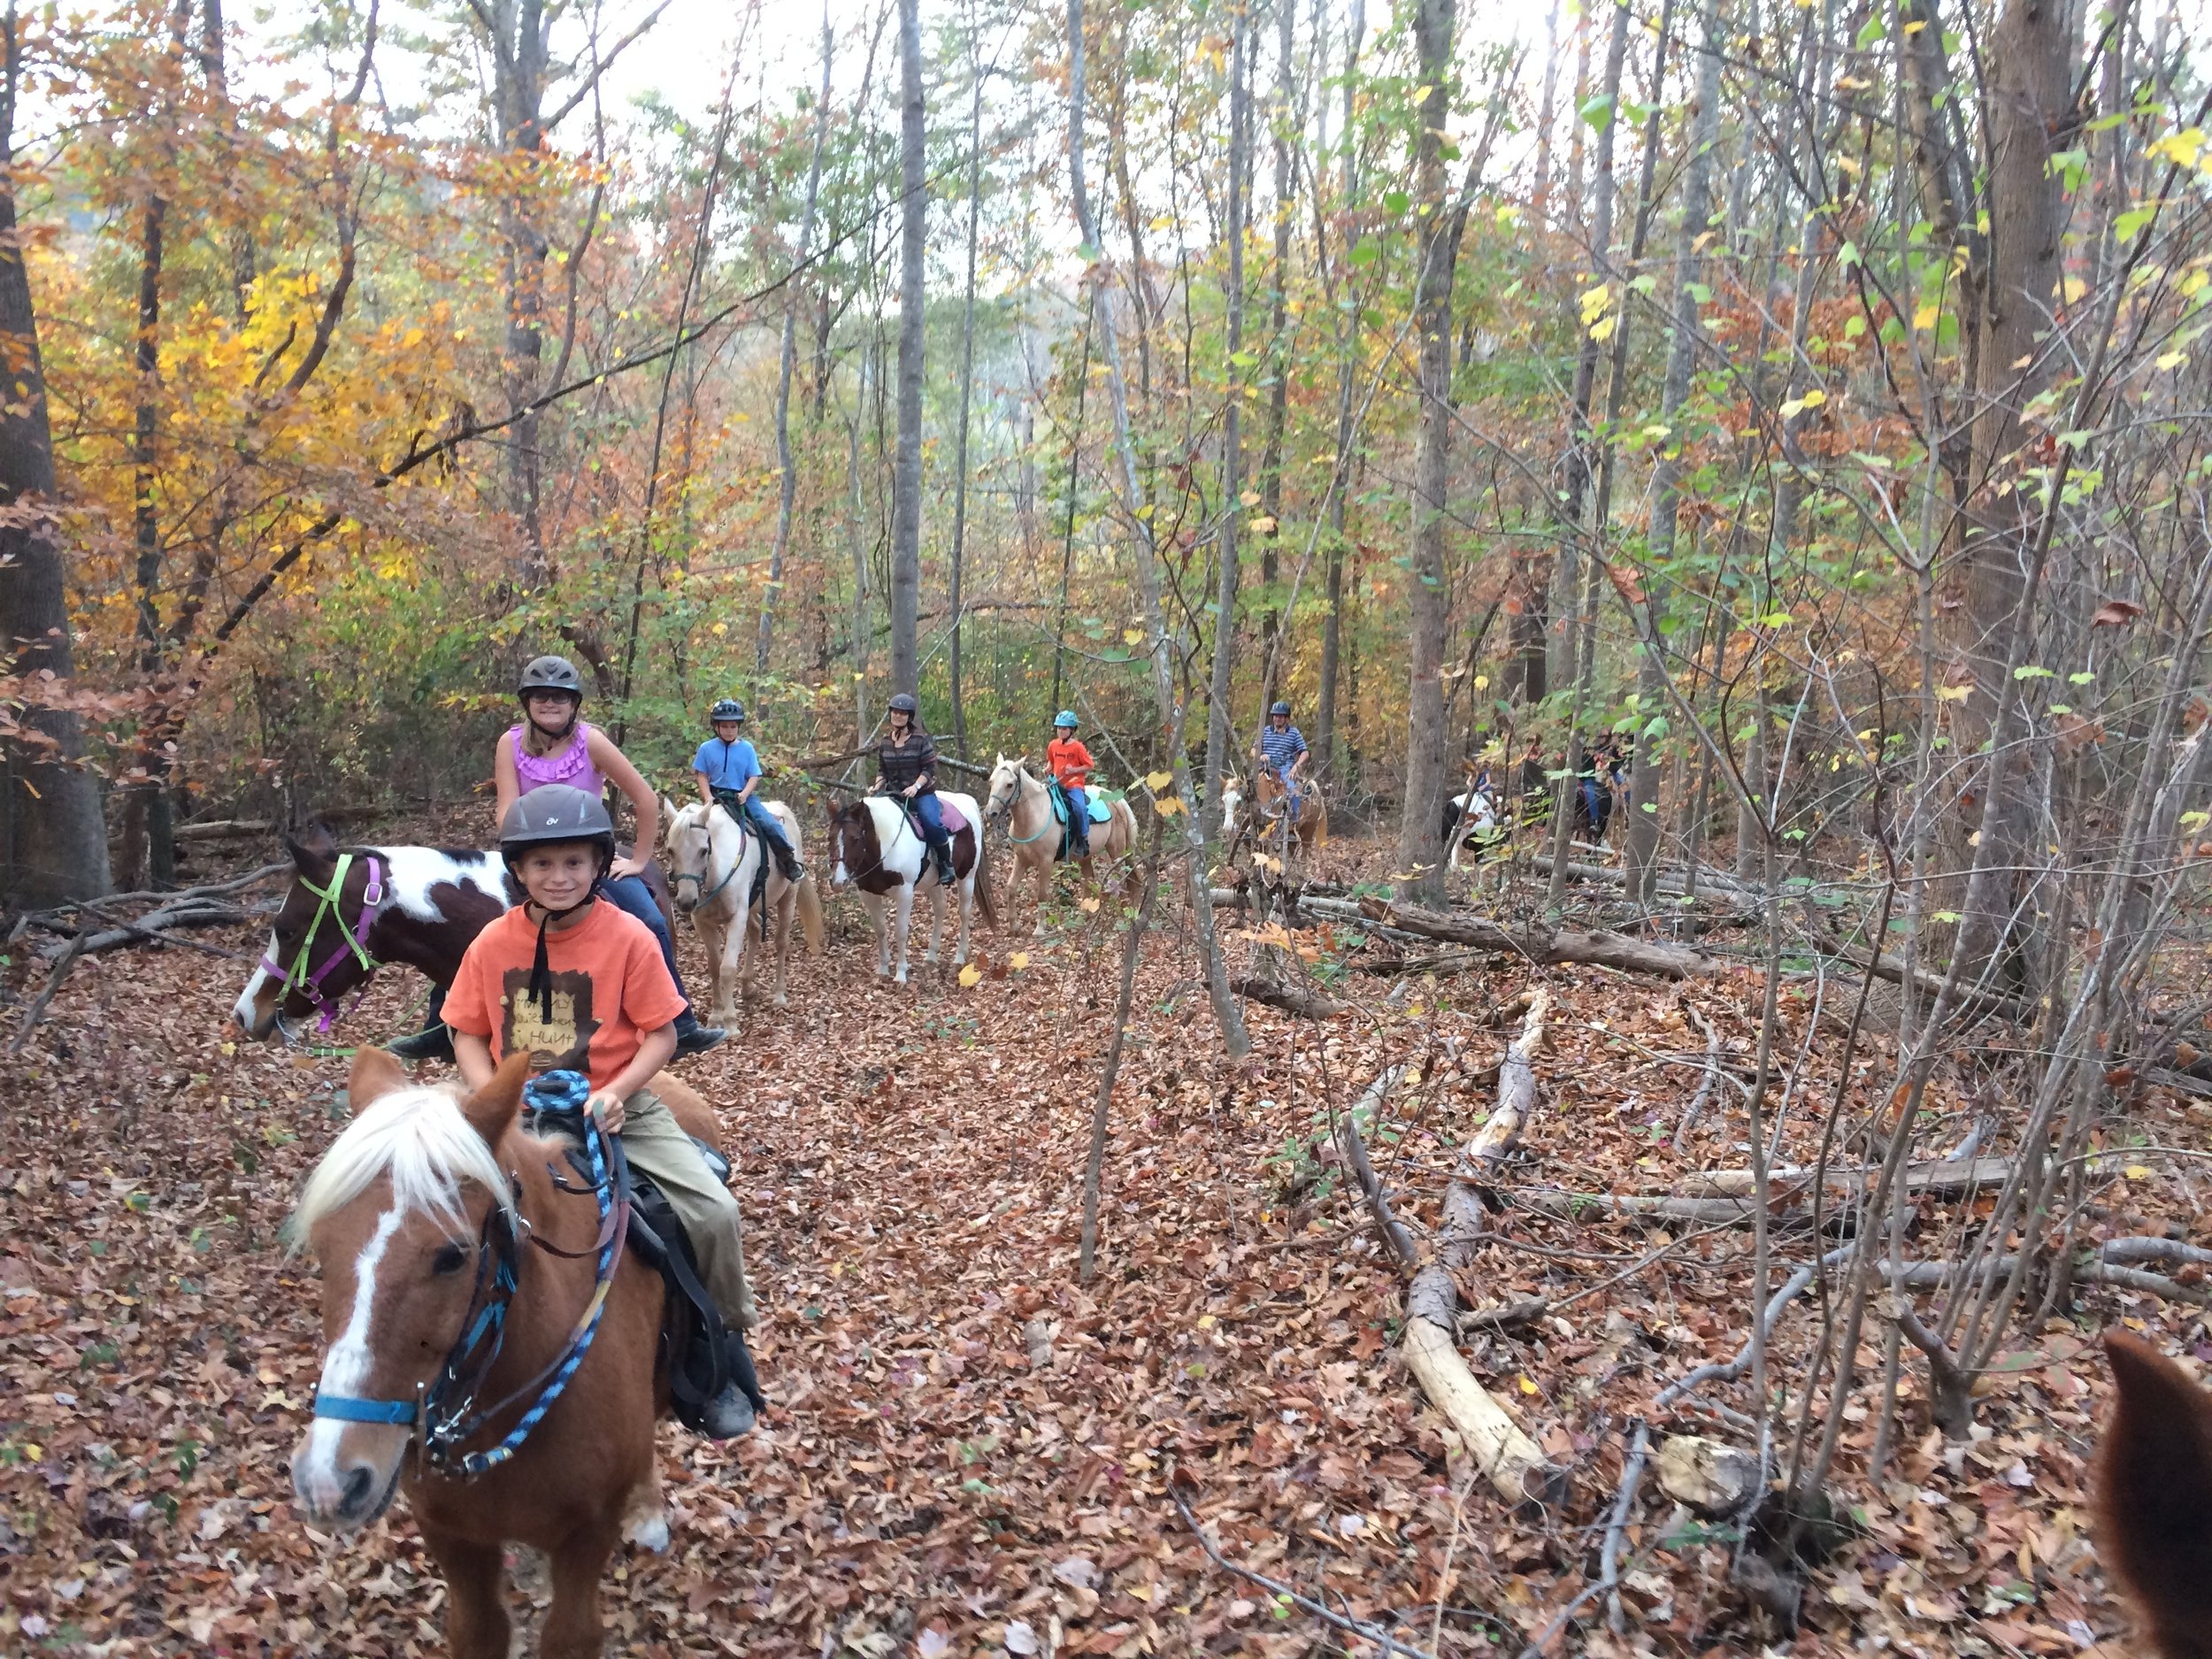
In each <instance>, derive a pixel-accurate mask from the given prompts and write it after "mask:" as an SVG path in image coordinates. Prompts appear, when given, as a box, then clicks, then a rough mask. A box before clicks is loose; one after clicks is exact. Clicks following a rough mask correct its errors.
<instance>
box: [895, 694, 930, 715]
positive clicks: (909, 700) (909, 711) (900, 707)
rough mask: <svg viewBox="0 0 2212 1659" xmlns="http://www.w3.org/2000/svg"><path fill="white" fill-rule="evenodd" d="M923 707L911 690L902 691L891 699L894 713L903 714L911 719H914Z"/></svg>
mask: <svg viewBox="0 0 2212 1659" xmlns="http://www.w3.org/2000/svg"><path fill="white" fill-rule="evenodd" d="M921 707H922V705H921V704H920V703H917V702H915V701H914V694H913V693H912V692H910V691H902V692H900V693H899V694H898V695H896V696H895V697H893V698H892V699H891V703H890V709H891V712H892V713H894V714H903V715H905V716H906V717H907V718H909V719H912V718H914V716H915V715H917V714H918V713H920V712H921Z"/></svg>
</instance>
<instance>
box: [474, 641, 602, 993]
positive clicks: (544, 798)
mask: <svg viewBox="0 0 2212 1659" xmlns="http://www.w3.org/2000/svg"><path fill="white" fill-rule="evenodd" d="M564 666H565V664H564ZM571 672H573V671H571ZM580 841H588V842H589V843H590V844H591V845H592V846H594V847H595V848H597V849H599V873H600V874H601V875H602V876H603V875H605V874H606V873H607V866H608V865H610V864H612V863H614V820H613V819H612V818H609V817H608V816H607V804H606V803H605V802H603V801H602V800H601V799H600V798H599V797H598V796H597V795H588V794H586V793H585V792H584V791H583V790H581V789H578V788H574V787H572V786H570V785H568V784H565V783H549V784H546V785H544V786H543V787H540V788H536V789H533V790H531V791H530V793H529V794H527V795H523V796H522V797H520V798H519V799H518V800H517V801H516V803H514V805H512V806H511V807H509V808H508V809H507V816H506V817H505V818H503V819H501V820H500V825H499V856H501V857H502V858H503V859H504V860H505V861H506V863H507V867H508V868H509V869H510V870H512V869H513V868H514V867H515V864H517V863H518V861H519V860H520V859H521V857H522V856H523V854H525V853H526V852H528V851H529V850H530V849H532V848H533V847H563V846H568V845H570V844H572V843H575V842H580ZM598 891H599V889H598V884H597V883H594V884H593V886H592V888H591V891H589V892H588V893H586V894H585V895H584V896H583V897H582V898H581V899H580V900H579V901H577V902H575V903H574V904H572V905H570V906H569V907H568V909H567V910H560V911H553V910H548V911H547V912H546V913H545V917H544V919H543V920H541V921H540V922H539V923H538V948H537V949H536V950H535V951H534V953H533V954H532V956H531V958H530V983H529V985H528V986H527V987H526V989H525V991H524V993H523V995H526V996H528V997H534V998H535V999H536V1001H537V1004H538V1018H541V1019H544V1020H551V1018H553V971H552V967H551V964H549V962H548V961H547V959H546V954H545V930H546V929H547V927H549V926H551V925H552V924H553V923H554V922H555V921H557V919H559V918H560V917H563V916H570V915H573V914H574V913H575V912H576V911H578V910H582V909H583V908H584V906H585V905H587V904H588V903H590V902H592V900H593V899H594V898H595V897H596V896H597V895H598Z"/></svg>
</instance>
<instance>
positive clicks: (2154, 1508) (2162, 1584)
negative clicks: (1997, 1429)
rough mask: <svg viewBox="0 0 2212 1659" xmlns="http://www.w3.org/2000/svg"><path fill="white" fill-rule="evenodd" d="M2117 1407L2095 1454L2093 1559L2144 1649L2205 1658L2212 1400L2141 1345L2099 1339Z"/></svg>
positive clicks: (2210, 1658) (2168, 1657)
mask: <svg viewBox="0 0 2212 1659" xmlns="http://www.w3.org/2000/svg"><path fill="white" fill-rule="evenodd" d="M2105 1352H2106V1353H2107V1354H2108V1356H2110V1357H2111V1360H2112V1380H2113V1381H2114V1382H2115V1383H2116V1385H2118V1393H2117V1404H2116V1408H2115V1409H2114V1411H2113V1414H2112V1419H2111V1421H2110V1422H2109V1423H2108V1424H2107V1425H2105V1431H2104V1437H2103V1440H2102V1441H2101V1444H2100V1445H2099V1446H2098V1448H2097V1461H2096V1482H2095V1484H2096V1498H2097V1553H2098V1554H2099V1555H2101V1556H2103V1557H2104V1560H2105V1564H2106V1565H2107V1566H2108V1567H2110V1568H2111V1569H2112V1570H2113V1571H2114V1572H2115V1573H2116V1575H2117V1576H2118V1578H2119V1579H2120V1581H2121V1582H2122V1583H2123V1584H2124V1585H2125V1586H2127V1587H2128V1589H2129V1590H2130V1591H2131V1592H2132V1593H2133V1594H2134V1597H2135V1603H2136V1606H2137V1608H2138V1609H2139V1611H2140V1613H2141V1615H2142V1624H2143V1634H2144V1636H2145V1637H2146V1638H2147V1641H2148V1651H2149V1652H2151V1653H2154V1654H2157V1655H2160V1659H2212V1394H2207V1393H2206V1392H2205V1390H2204V1389H2203V1388H2202V1387H2201V1386H2199V1385H2198V1384H2197V1383H2196V1382H2195V1381H2194V1380H2193V1379H2191V1377H2190V1376H2189V1374H2188V1373H2187V1372H2186V1371H2183V1370H2182V1369H2181V1367H2180V1366H2178V1365H2177V1364H2176V1363H2174V1362H2173V1361H2172V1360H2170V1359H2168V1358H2167V1357H2166V1356H2164V1355H2163V1354H2162V1353H2160V1352H2159V1351H2158V1349H2157V1348H2154V1347H2152V1346H2151V1344H2149V1343H2148V1342H2146V1341H2144V1340H2142V1339H2141V1338H2140V1337H2135V1336H2131V1335H2129V1334H2128V1333H2126V1332H2125V1331H2122V1330H2117V1329H2115V1330H2111V1331H2108V1332H2106V1333H2105Z"/></svg>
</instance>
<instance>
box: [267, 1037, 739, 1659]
mask: <svg viewBox="0 0 2212 1659" xmlns="http://www.w3.org/2000/svg"><path fill="white" fill-rule="evenodd" d="M529 1066H530V1058H529V1056H527V1055H524V1054H516V1055H513V1056H510V1057H509V1059H508V1061H507V1064H504V1065H503V1066H502V1067H500V1069H499V1072H498V1074H497V1075H496V1076H495V1078H494V1079H492V1080H491V1082H489V1083H488V1084H487V1085H486V1086H485V1087H484V1088H483V1089H482V1090H481V1091H480V1092H479V1093H477V1094H462V1093H461V1092H460V1091H459V1090H458V1089H457V1088H455V1087H434V1088H425V1087H415V1086H412V1085H411V1084H410V1083H409V1082H408V1079H407V1077H406V1074H405V1073H404V1072H403V1071H401V1069H400V1065H399V1063H398V1062H397V1061H396V1060H395V1059H393V1058H392V1057H391V1056H390V1055H388V1054H387V1053H385V1052H384V1051H383V1050H382V1049H380V1048H363V1049H361V1050H360V1051H359V1053H358V1054H357V1055H356V1056H355V1057H354V1062H353V1071H352V1076H351V1078H350V1079H349V1086H348V1093H349V1098H350V1099H351V1101H352V1103H353V1111H354V1117H353V1120H352V1122H351V1123H349V1125H347V1126H346V1129H345V1131H344V1132H343V1133H342V1134H340V1135H339V1137H338V1139H337V1140H336V1141H335V1142H334V1143H333V1144H332V1146H331V1148H330V1150H329V1151H328V1152H326V1153H325V1154H324V1155H323V1158H322V1161H321V1162H320V1163H319V1164H317V1165H316V1166H315V1170H314V1171H313V1173H312V1174H311V1175H310V1176H309V1177H308V1179H307V1185H306V1187H304V1189H303V1192H302V1194H301V1198H300V1207H299V1210H298V1213H297V1214H296V1216H295V1217H294V1236H295V1237H296V1239H299V1240H303V1241H304V1243H305V1244H306V1245H307V1247H308V1248H310V1249H311V1251H312V1252H313V1253H314V1256H315V1257H316V1259H317V1260H318V1261H319V1263H321V1265H322V1316H323V1336H324V1340H325V1342H326V1354H325V1356H324V1359H323V1373H322V1382H321V1387H320V1389H319V1394H321V1395H324V1396H329V1397H332V1398H345V1399H352V1400H359V1399H366V1400H369V1401H372V1402H382V1401H396V1402H407V1401H412V1400H416V1399H419V1398H421V1397H423V1394H426V1393H427V1392H429V1391H431V1390H433V1389H434V1387H435V1386H436V1385H437V1382H438V1379H439V1377H440V1374H441V1371H442V1368H443V1367H444V1365H445V1363H446V1359H447V1356H449V1354H450V1353H452V1352H454V1351H455V1350H456V1348H457V1344H458V1343H459V1342H460V1341H461V1340H462V1337H463V1333H464V1332H465V1331H466V1330H467V1329H469V1328H470V1326H471V1325H472V1323H473V1322H474V1320H475V1317H476V1315H477V1311H478V1310H479V1309H480V1307H481V1306H482V1305H483V1303H482V1299H481V1297H480V1291H481V1290H482V1289H483V1286H484V1283H485V1279H484V1278H483V1277H481V1276H480V1263H479V1262H478V1259H477V1258H478V1256H479V1254H480V1252H482V1251H484V1250H485V1249H486V1248H489V1241H490V1240H493V1239H494V1238H495V1236H501V1235H498V1234H495V1224H498V1223H504V1224H506V1225H508V1226H510V1227H511V1229H512V1231H511V1233H505V1234H504V1235H503V1236H505V1237H509V1238H513V1239H515V1240H518V1242H517V1243H516V1244H515V1245H514V1246H513V1249H514V1252H515V1257H514V1260H515V1283H516V1287H515V1290H514V1293H513V1296H512V1299H511V1301H510V1302H509V1303H508V1304H507V1312H506V1319H505V1326H504V1331H503V1335H502V1338H501V1340H500V1341H499V1343H498V1344H497V1347H496V1349H495V1356H494V1357H493V1359H492V1361H491V1363H490V1367H489V1370H488V1372H487V1373H486V1374H485V1376H484V1377H483V1378H482V1379H481V1381H480V1386H479V1387H478V1388H477V1390H476V1391H475V1392H476V1397H477V1398H478V1399H480V1400H482V1401H484V1402H495V1401H501V1402H506V1401H508V1399H509V1396H510V1395H511V1394H517V1393H519V1394H520V1395H521V1396H522V1397H521V1398H520V1399H518V1400H515V1401H511V1402H509V1403H508V1404H506V1405H503V1406H502V1407H500V1408H498V1409H494V1410H493V1411H492V1412H491V1414H490V1420H489V1422H488V1424H487V1425H485V1427H484V1429H483V1431H482V1432H480V1433H478V1434H476V1435H472V1436H471V1437H470V1438H468V1439H467V1440H465V1441H464V1442H463V1443H462V1447H461V1448H457V1449H466V1450H481V1449H483V1448H487V1447H488V1446H490V1445H492V1444H493V1443H494V1442H495V1441H496V1440H499V1439H500V1438H501V1437H502V1436H503V1435H505V1434H506V1433H507V1432H508V1431H509V1430H511V1429H512V1428H513V1427H514V1426H515V1425H516V1424H517V1422H518V1420H519V1419H520V1417H522V1415H523V1414H524V1412H525V1411H526V1409H528V1408H529V1407H530V1405H531V1404H532V1402H534V1400H535V1399H536V1398H537V1397H538V1394H539V1393H540V1389H539V1387H538V1386H537V1385H538V1384H539V1382H541V1380H542V1379H541V1376H540V1373H541V1371H545V1370H546V1369H547V1368H548V1367H549V1366H552V1365H554V1364H556V1363H557V1361H558V1360H559V1358H560V1356H562V1355H563V1354H564V1353H565V1352H566V1351H567V1349H568V1347H569V1345H570V1342H571V1339H572V1335H573V1333H575V1331H576V1330H577V1329H578V1328H579V1325H580V1320H581V1319H582V1318H583V1317H585V1310H587V1309H588V1306H589V1305H590V1303H591V1301H592V1298H593V1297H594V1295H595V1293H596V1291H597V1288H598V1284H599V1276H598V1263H597V1259H596V1254H597V1253H596V1251H595V1248H594V1244H595V1240H597V1239H599V1238H600V1236H601V1233H600V1222H599V1215H598V1210H597V1206H596V1205H595V1203H594V1202H592V1199H591V1195H590V1194H589V1192H588V1190H587V1191H585V1192H583V1193H579V1192H577V1191H576V1190H575V1189H574V1187H571V1188H570V1190H568V1191H562V1190H561V1189H560V1188H559V1187H557V1186H556V1185H555V1179H554V1170H555V1167H556V1166H557V1165H563V1150H562V1146H561V1145H560V1144H559V1143H557V1142H554V1141H540V1140H537V1139H535V1138H534V1137H533V1136H531V1135H529V1134H526V1133H524V1132H523V1130H522V1127H521V1125H520V1121H519V1109H520V1107H521V1103H522V1086H523V1082H524V1080H525V1079H526V1076H527V1074H528V1071H529ZM652 1087H653V1089H654V1091H655V1093H657V1094H659V1095H660V1097H661V1098H662V1100H664V1102H667V1104H668V1107H669V1110H671V1111H672V1112H673V1113H675V1115H676V1117H677V1118H678V1120H679V1121H680V1122H681V1123H682V1124H683V1125H684V1127H685V1128H686V1129H687V1130H688V1131H690V1132H691V1133H693V1134H695V1135H701V1136H703V1137H707V1138H711V1137H712V1136H713V1135H714V1134H715V1133H716V1124H715V1120H714V1114H713V1113H712V1112H711V1111H710V1110H709V1109H708V1108H707V1105H706V1102H704V1101H703V1100H701V1099H700V1098H699V1096H698V1095H696V1094H694V1093H693V1092H692V1091H691V1090H689V1089H687V1088H686V1087H684V1086H683V1085H682V1084H680V1083H679V1082H677V1081H676V1080H675V1079H672V1078H671V1077H669V1076H667V1075H666V1074H665V1073H664V1074H662V1075H660V1076H658V1077H656V1078H655V1079H653V1082H652ZM563 1166H564V1167H565V1165H563ZM501 1208H504V1209H505V1210H507V1211H508V1214H507V1215H505V1216H503V1217H500V1216H495V1215H494V1213H493V1212H494V1211H495V1210H499V1209H501ZM537 1246H543V1247H545V1248H535V1247H537ZM662 1295H663V1292H662V1286H661V1280H660V1276H659V1275H658V1274H657V1273H656V1272H655V1271H653V1270H652V1269H650V1268H649V1267H647V1266H646V1265H645V1264H644V1263H641V1262H640V1261H639V1260H638V1259H637V1258H636V1257H635V1256H632V1255H630V1254H628V1253H627V1252H624V1253H623V1255H622V1257H621V1259H619V1260H618V1261H617V1262H615V1263H614V1266H613V1278H612V1280H611V1285H610V1287H609V1289H608V1292H607V1296H606V1302H605V1304H604V1308H603V1311H602V1313H601V1314H600V1317H599V1322H598V1325H597V1327H596V1329H595V1332H594V1334H593V1339H592V1342H591V1346H590V1348H589V1349H588V1351H587V1352H586V1353H585V1355H584V1357H583V1360H582V1363H580V1365H578V1366H577V1367H576V1369H575V1371H574V1374H573V1376H572V1377H571V1378H570V1379H568V1382H567V1386H566V1387H565V1389H564V1390H563V1391H562V1392H561V1394H559V1397H558V1398H557V1399H556V1400H555V1401H554V1402H553V1403H552V1406H551V1408H550V1409H549V1410H548V1411H547V1412H546V1413H545V1415H544V1417H543V1418H542V1420H541V1421H540V1422H539V1423H538V1424H537V1425H536V1426H535V1427H534V1429H533V1430H531V1432H530V1433H529V1435H528V1438H526V1440H523V1441H522V1443H521V1444H520V1446H518V1448H516V1449H515V1450H514V1452H513V1455H511V1457H509V1458H508V1459H507V1460H506V1461H504V1462H502V1463H497V1464H496V1465H495V1467H493V1468H491V1469H489V1470H488V1471H486V1472H484V1473H482V1474H479V1475H474V1476H462V1475H459V1474H454V1473H443V1472H440V1467H439V1465H437V1464H432V1465H431V1466H429V1467H427V1468H426V1467H425V1465H424V1460H423V1459H422V1457H421V1456H420V1455H417V1456H415V1457H410V1456H409V1455H408V1452H409V1449H410V1446H411V1442H412V1441H413V1440H415V1438H416V1433H417V1425H415V1424H412V1423H400V1422H389V1421H373V1422H361V1421H353V1420H348V1419H345V1418H342V1417H330V1416H319V1417H316V1419H315V1420H314V1422H313V1424H312V1425H311V1426H310V1427H309V1428H308V1430H307V1432H306V1434H305V1436H304V1437H303V1439H302V1440H301V1441H300V1444H299V1448H298V1450H297V1451H296V1453H295V1454H294V1455H293V1458H292V1491H293V1501H294V1507H295V1508H296V1509H297V1510H298V1512H299V1514H300V1516H301V1517H302V1518H303V1520H305V1521H306V1522H307V1523H308V1525H311V1526H313V1527H316V1528H317V1529H319V1530H320V1531H323V1532H339V1533H348V1532H359V1531H360V1529H362V1528H364V1527H365V1526H366V1525H369V1524H370V1523H371V1522H373V1521H374V1520H375V1519H376V1518H377V1517H379V1516H380V1515H382V1514H383V1512H384V1510H385V1509H386V1508H387V1507H388V1505H389V1504H390V1502H391V1501H392V1496H393V1494H394V1493H395V1492H396V1491H398V1490H401V1489H404V1490H405V1492H406V1494H407V1501H408V1504H409V1507H410V1508H411V1509H412V1510H413V1511H414V1516H415V1520H416V1523H417V1525H419V1526H420V1527H421V1529H422V1536H423V1542H424V1543H425V1544H426V1546H427V1547H428V1548H429V1550H430V1554H431V1555H432V1556H433V1557H434V1559H435V1560H436V1562H437V1563H438V1566H439V1568H440V1569H441V1570H442V1571H443V1572H444V1574H445V1578H446V1586H447V1602H446V1639H447V1642H448V1644H449V1647H451V1649H452V1652H453V1655H454V1659H506V1655H507V1651H508V1643H509V1637H510V1628H509V1621H508V1615H507V1608H506V1605H505V1600H506V1587H507V1586H506V1568H505V1563H504V1552H505V1548H506V1547H507V1546H508V1545H510V1544H525V1545H528V1546H530V1547H532V1548H536V1549H540V1550H542V1551H543V1552H544V1553H545V1555H546V1557H547V1560H548V1562H549V1565H550V1568H551V1576H552V1588H553V1603H552V1607H551V1609H550V1610H549V1613H548V1614H547V1616H546V1620H545V1626H544V1632H543V1636H542V1638H541V1643H540V1650H541V1652H542V1653H543V1654H544V1655H546V1659H596V1656H597V1655H598V1654H599V1653H600V1652H601V1648H602V1642H603V1633H602V1631H601V1627H600V1617H599V1581H600V1578H601V1577H602V1576H603V1574H604V1572H605V1571H606V1566H607V1560H608V1557H609V1556H610V1555H612V1553H613V1551H614V1548H615V1546H616V1544H617V1543H618V1541H619V1540H622V1539H623V1538H624V1537H628V1538H629V1539H631V1540H632V1541H634V1542H637V1543H641V1544H643V1545H646V1546H648V1547H649V1548H656V1549H658V1548H665V1546H666V1543H667V1538H668V1527H667V1522H666V1520H665V1519H664V1517H663V1516H662V1513H661V1502H660V1489H659V1481H658V1469H659V1465H658V1463H657V1460H656V1458H655V1455H654V1448H653V1433H654V1424H655V1423H656V1421H657V1419H658V1417H660V1416H661V1414H662V1413H663V1412H664V1411H665V1410H666V1409H668V1379H667V1378H666V1377H665V1376H664V1375H662V1374H661V1373H660V1369H659V1357H658V1356H659V1348H660V1330H661V1316H662ZM419 1391H423V1392H422V1393H419Z"/></svg>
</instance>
